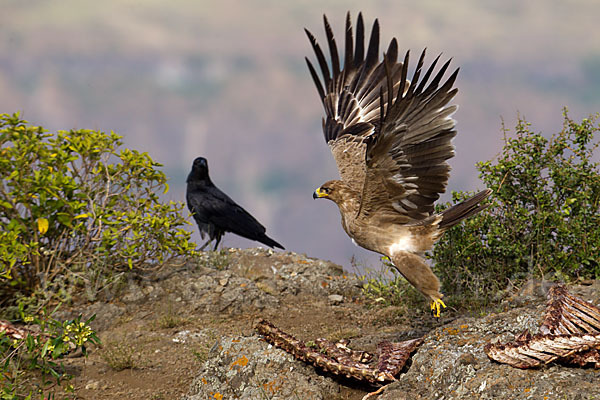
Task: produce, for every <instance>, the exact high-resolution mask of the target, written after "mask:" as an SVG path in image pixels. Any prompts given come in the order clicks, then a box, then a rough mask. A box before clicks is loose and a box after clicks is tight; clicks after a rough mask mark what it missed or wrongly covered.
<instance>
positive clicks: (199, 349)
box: [192, 330, 217, 363]
mask: <svg viewBox="0 0 600 400" xmlns="http://www.w3.org/2000/svg"><path fill="white" fill-rule="evenodd" d="M216 340H217V334H216V332H214V331H212V330H208V331H207V332H206V339H205V340H203V341H202V342H201V343H200V344H199V345H198V346H196V348H195V349H194V350H192V354H193V355H194V357H196V360H197V361H198V362H200V363H204V362H206V360H208V356H209V354H210V350H211V349H212V347H213V346H214V344H215V341H216Z"/></svg>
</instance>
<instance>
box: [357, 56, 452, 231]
mask: <svg viewBox="0 0 600 400" xmlns="http://www.w3.org/2000/svg"><path fill="white" fill-rule="evenodd" d="M424 55H425V51H423V53H422V54H421V57H420V59H419V62H418V64H417V67H416V69H415V72H414V75H413V79H412V85H410V86H408V87H407V88H406V90H405V91H404V92H402V93H401V92H400V91H399V90H397V89H396V87H397V86H398V87H406V86H405V82H407V81H406V77H407V74H408V61H409V53H408V52H407V53H406V56H405V59H404V62H403V66H402V72H401V74H400V76H401V82H400V85H395V83H396V82H395V74H393V73H392V67H393V65H390V63H389V62H388V61H387V60H386V58H387V57H384V61H383V64H384V65H386V71H387V83H388V87H392V86H393V87H394V89H393V90H392V91H391V93H392V95H391V96H387V93H383V91H381V93H380V98H381V99H382V100H381V101H382V103H384V107H383V112H384V115H383V118H382V119H381V121H382V122H381V123H380V124H378V126H379V129H378V130H377V131H376V132H375V134H374V135H372V136H371V137H370V138H369V141H368V143H367V150H366V160H367V161H366V166H367V167H366V174H365V180H364V186H363V191H362V202H361V211H360V214H361V215H360V216H359V217H362V218H365V217H366V218H370V217H372V216H373V215H374V214H377V218H378V219H380V220H386V221H390V222H394V223H404V224H405V223H418V222H419V221H421V220H423V219H425V218H427V217H428V216H430V215H431V213H432V211H433V208H434V206H433V204H434V202H435V201H436V200H437V199H438V198H439V196H440V193H443V192H444V191H445V189H446V184H447V182H448V176H449V172H450V166H449V165H448V163H447V162H446V160H448V159H449V158H451V157H452V156H453V155H454V146H453V145H452V143H451V140H452V138H453V137H454V136H455V135H456V130H455V128H454V126H455V122H454V120H453V119H452V118H451V117H450V116H451V115H452V113H454V112H455V111H456V108H457V107H456V106H455V105H448V104H449V102H450V101H451V99H452V98H453V97H454V96H455V95H456V92H457V89H456V88H453V85H454V81H455V80H456V76H457V73H458V69H457V70H456V71H455V72H454V73H453V74H452V75H451V76H450V77H449V78H448V79H447V80H446V81H445V82H443V83H441V82H442V78H443V76H444V74H445V72H446V70H447V69H448V65H449V62H447V63H445V64H444V65H443V66H442V68H440V70H439V71H438V73H437V74H436V75H435V76H434V77H433V79H432V80H431V81H430V82H428V80H429V78H430V77H431V76H432V72H433V70H434V68H435V65H436V63H437V61H438V59H439V57H438V58H436V60H435V61H434V62H433V63H432V65H431V67H430V68H429V69H428V70H427V72H426V73H425V75H424V77H423V79H422V80H421V81H420V82H419V77H420V74H421V71H422V67H423V60H424ZM389 92H390V91H389V90H388V93H389Z"/></svg>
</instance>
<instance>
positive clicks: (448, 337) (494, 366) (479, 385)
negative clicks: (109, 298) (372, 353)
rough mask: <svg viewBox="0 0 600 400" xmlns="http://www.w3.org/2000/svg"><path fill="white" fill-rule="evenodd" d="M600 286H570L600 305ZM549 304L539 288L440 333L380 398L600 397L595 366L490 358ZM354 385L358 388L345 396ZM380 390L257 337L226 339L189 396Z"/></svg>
mask: <svg viewBox="0 0 600 400" xmlns="http://www.w3.org/2000/svg"><path fill="white" fill-rule="evenodd" d="M546 289H547V288H546ZM599 289H600V285H598V284H594V285H593V286H588V287H583V286H580V287H575V288H571V290H572V292H574V293H575V294H577V295H579V296H581V297H582V298H584V299H585V300H588V301H591V302H592V303H594V304H598V302H599V301H600V297H599V295H600V290H599ZM545 306H546V303H545V289H544V288H543V287H542V286H541V285H534V286H533V289H532V290H531V291H530V292H529V293H521V294H520V295H519V296H516V297H515V298H512V299H509V300H508V301H506V302H505V303H503V304H502V310H501V311H497V312H492V313H489V314H488V315H486V316H484V317H481V318H458V319H456V320H454V321H453V322H451V323H448V324H445V325H443V326H439V327H437V328H435V329H433V330H432V331H430V332H429V333H428V334H427V335H426V336H425V337H424V342H423V344H422V345H421V347H420V348H419V349H418V350H417V352H416V353H415V354H414V355H413V357H412V365H411V366H410V368H409V369H408V370H407V372H406V373H404V374H403V375H401V376H400V378H399V379H398V380H397V381H396V382H394V383H392V384H390V385H388V386H386V387H385V389H384V390H383V391H382V393H381V394H380V395H379V396H378V397H376V398H378V399H380V400H399V399H428V400H429V399H440V400H442V399H556V398H561V399H562V398H564V399H591V398H600V385H598V382H599V379H600V371H598V370H596V369H585V368H572V367H569V366H565V365H561V364H552V365H548V366H543V367H540V368H537V369H532V370H522V369H517V368H513V367H511V366H508V365H504V364H498V363H496V362H494V361H491V360H490V359H489V358H488V357H487V355H486V354H485V353H484V350H483V349H484V346H485V344H486V343H488V342H490V341H494V342H495V341H502V342H506V341H510V340H513V339H514V338H515V337H516V336H518V335H519V334H520V333H521V332H523V331H524V330H529V331H531V332H537V330H538V328H539V326H540V322H541V321H542V319H543V316H544V311H545ZM290 333H291V332H290ZM348 387H351V388H352V389H353V391H352V392H350V393H347V394H345V395H344V396H341V394H340V393H343V392H344V390H345V388H348ZM375 389H377V386H368V385H362V386H359V387H357V386H356V384H355V383H352V382H349V381H348V380H344V379H339V378H336V377H334V376H332V375H328V374H323V373H322V372H319V371H316V370H315V368H313V367H312V366H307V365H306V364H304V363H302V362H300V361H297V360H294V358H293V357H292V356H291V355H289V354H288V353H286V352H285V351H283V350H280V349H277V348H274V347H272V346H271V345H269V344H268V343H266V342H265V341H264V340H263V339H262V338H261V337H260V335H258V334H254V335H252V336H247V337H231V338H223V339H222V340H221V341H220V342H219V343H218V344H217V345H216V346H215V347H214V348H213V351H212V352H211V355H210V358H209V359H208V360H207V361H206V362H205V363H204V365H203V366H202V368H201V369H200V371H198V377H197V379H196V381H195V382H194V384H193V386H192V388H191V389H190V394H189V395H188V396H186V397H185V399H186V400H196V399H207V398H208V399H212V398H222V399H229V398H231V399H235V398H240V399H256V398H268V399H273V400H275V399H295V398H299V399H336V398H349V399H354V398H356V399H360V398H362V397H363V396H364V395H366V394H367V393H368V392H370V391H373V390H375ZM219 396H222V397H219ZM261 396H262V397H261Z"/></svg>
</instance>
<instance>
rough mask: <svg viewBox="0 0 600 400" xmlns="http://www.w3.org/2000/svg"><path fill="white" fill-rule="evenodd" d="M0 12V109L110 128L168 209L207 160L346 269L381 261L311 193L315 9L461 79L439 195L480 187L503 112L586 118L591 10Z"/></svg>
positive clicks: (271, 230) (484, 6)
mask: <svg viewBox="0 0 600 400" xmlns="http://www.w3.org/2000/svg"><path fill="white" fill-rule="evenodd" d="M0 10H1V11H0V112H4V113H12V112H15V111H20V112H22V115H23V117H24V118H25V119H27V120H28V121H29V122H31V123H34V124H41V125H43V126H45V127H46V128H48V129H50V130H52V131H55V130H58V129H71V128H91V129H99V130H104V131H110V130H114V131H115V132H117V133H119V134H121V135H123V136H124V140H125V143H126V145H127V146H128V147H132V148H135V149H138V150H141V151H147V152H149V153H150V154H151V155H152V157H153V158H154V159H155V160H156V161H158V162H160V163H162V164H163V165H164V171H165V173H166V174H167V175H168V176H169V177H170V179H171V181H170V186H171V190H170V192H169V193H168V194H167V195H166V196H165V197H166V198H167V199H172V200H179V201H184V200H185V178H186V175H187V173H188V170H189V168H190V167H191V163H192V160H193V159H194V157H196V156H200V155H202V156H205V157H207V158H208V160H209V167H210V171H211V176H212V178H213V181H214V182H215V183H216V184H217V186H219V187H220V188H221V189H222V190H224V191H225V192H227V193H228V194H229V195H230V196H231V197H232V198H234V199H235V200H236V201H238V202H239V203H240V204H241V205H242V206H244V207H245V208H246V209H247V210H249V211H250V212H251V213H252V214H253V215H255V216H256V217H257V219H258V220H259V221H261V222H262V223H263V224H264V225H265V226H266V227H267V233H268V234H269V236H271V237H273V238H275V239H276V240H277V241H279V242H281V243H282V244H283V245H284V246H286V248H287V249H288V250H292V251H296V252H300V253H306V254H308V255H309V256H313V257H319V258H323V259H329V260H332V261H334V262H337V263H340V264H342V265H343V266H344V267H346V268H349V265H350V258H351V257H352V256H353V255H355V256H356V258H357V259H358V260H359V261H361V262H363V263H366V264H371V265H374V264H378V262H377V257H376V256H374V255H372V254H370V253H369V252H367V251H364V250H362V249H359V248H358V247H355V246H353V245H352V244H351V242H350V240H349V238H348V237H347V236H346V234H345V233H344V232H343V230H342V227H341V225H340V221H339V220H340V216H339V212H338V210H337V207H335V205H334V204H333V203H331V202H326V201H313V199H312V192H313V191H314V189H315V188H316V187H317V186H319V185H320V184H322V183H323V182H325V181H327V180H329V179H334V178H337V170H336V168H335V164H334V162H333V159H332V157H331V155H330V153H329V150H328V148H327V146H326V145H325V142H324V140H323V136H322V132H321V117H322V115H323V110H322V107H321V103H320V101H319V99H318V97H317V93H316V90H315V88H314V85H313V83H312V80H311V79H310V75H309V73H308V70H307V68H306V65H305V61H304V57H305V56H309V57H311V58H313V55H312V54H311V53H312V50H311V48H310V45H309V43H308V40H307V39H306V36H305V34H304V32H303V28H304V27H307V28H309V29H310V30H311V31H312V32H313V33H315V34H316V35H317V37H318V39H319V40H320V42H321V43H322V44H324V42H325V40H324V33H323V25H322V14H323V13H326V14H327V15H328V17H329V20H330V22H331V24H332V26H333V29H334V32H335V34H336V36H337V38H338V45H339V46H340V47H341V46H342V45H341V43H343V41H342V40H341V39H342V37H343V36H342V32H343V26H344V20H345V13H346V11H347V10H350V11H351V12H352V17H353V21H355V20H356V15H357V13H358V11H363V14H364V17H365V19H366V22H367V25H368V32H370V27H371V23H372V20H373V19H374V18H379V20H380V23H381V33H382V35H381V36H382V43H384V45H383V46H382V47H387V43H388V42H389V40H390V39H391V38H392V36H395V37H397V38H398V42H399V46H400V50H401V53H403V51H404V50H406V49H412V50H413V53H412V54H413V62H414V61H415V59H414V57H416V56H417V54H418V53H419V52H420V51H421V49H422V48H424V47H427V48H428V54H429V57H428V60H429V61H431V60H432V59H433V57H434V56H435V55H437V54H438V53H440V52H443V54H444V55H443V59H444V60H445V59H447V58H450V57H452V58H453V62H452V65H453V66H454V67H460V68H461V72H460V74H459V77H458V80H457V86H458V88H459V94H458V95H457V97H456V99H455V102H456V103H457V104H459V105H460V108H459V110H458V112H457V113H456V114H455V115H454V118H455V119H456V120H457V121H458V131H459V133H458V136H457V138H456V139H455V142H454V143H455V145H456V147H457V151H456V157H455V158H453V159H452V160H450V163H451V165H452V167H453V174H452V176H451V179H450V184H449V188H448V189H449V191H450V190H476V189H482V184H481V182H480V181H479V180H478V178H477V171H476V169H475V163H476V162H477V161H481V160H488V159H490V158H492V157H493V156H494V155H495V154H497V153H498V152H499V151H500V149H501V145H502V137H503V135H502V132H501V118H504V120H505V122H506V125H507V126H508V127H512V126H514V122H515V120H516V116H517V112H520V113H521V115H523V116H525V117H526V118H527V120H528V121H529V122H531V123H532V124H533V128H534V130H535V131H543V132H545V133H546V134H547V135H550V134H551V133H554V132H556V131H558V130H560V126H561V123H562V117H561V109H562V107H563V106H568V107H569V109H570V114H571V116H572V117H573V118H575V119H578V118H582V117H584V116H587V115H588V114H590V113H594V112H597V111H600V28H598V16H599V15H600V2H598V1H596V0H530V1H521V0H504V1H501V2H500V1H491V0H486V1H482V0H457V1H453V2H451V3H449V2H447V1H442V0H437V1H420V2H416V1H401V0H397V1H390V0H376V1H369V2H366V1H341V0H340V1H338V0H331V1H324V0H320V1H316V0H299V1H277V0H247V1H242V0H237V1H236V0H221V1H216V0H215V1H212V0H200V1H198V0H196V1H192V0H171V1H168V2H167V1H159V0H143V1H142V0H104V1H101V2H95V1H81V0H61V1H58V0H2V1H0ZM382 51H383V48H382ZM448 199H449V195H445V196H444V197H443V200H448ZM190 220H191V218H190ZM189 228H190V229H191V230H193V231H194V232H196V227H195V225H193V226H192V225H190V227H189ZM195 235H196V240H197V241H198V243H200V238H199V236H198V235H197V233H195ZM224 244H225V245H226V246H236V247H249V246H254V245H255V243H253V242H249V241H246V240H244V239H241V238H238V237H235V236H233V235H227V236H226V237H225V238H224Z"/></svg>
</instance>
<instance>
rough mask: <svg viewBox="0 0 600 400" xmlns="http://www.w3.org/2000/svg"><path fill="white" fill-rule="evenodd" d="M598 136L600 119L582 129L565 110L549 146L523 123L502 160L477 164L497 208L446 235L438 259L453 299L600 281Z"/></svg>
mask: <svg viewBox="0 0 600 400" xmlns="http://www.w3.org/2000/svg"><path fill="white" fill-rule="evenodd" d="M599 130H600V126H599V124H598V116H595V117H590V118H586V119H583V121H582V122H581V123H576V122H574V121H573V120H571V119H570V118H569V117H568V114H567V111H566V110H565V112H564V125H563V129H562V130H561V131H560V132H559V133H557V134H555V135H553V136H552V137H551V138H550V139H547V138H546V137H544V136H542V134H540V133H534V132H532V131H531V130H530V125H529V124H528V123H527V122H526V121H525V120H524V119H521V118H520V119H519V121H518V123H517V126H516V128H515V133H514V136H513V137H508V136H507V133H508V131H507V130H506V129H504V133H505V139H504V140H505V143H504V148H503V150H502V152H501V154H500V155H499V156H498V157H497V158H496V159H495V160H491V161H487V162H481V163H479V164H478V165H477V169H478V170H479V172H480V177H481V178H482V179H483V181H484V182H485V184H486V186H487V187H489V188H491V189H493V190H494V193H493V194H492V196H491V200H490V202H491V206H490V207H489V208H488V209H487V210H485V211H484V212H482V213H480V214H479V215H477V216H475V217H471V218H469V219H467V220H466V221H465V222H463V223H462V224H461V225H459V226H456V227H454V228H452V229H451V230H450V231H448V232H446V234H445V235H444V236H443V237H442V238H441V240H440V241H439V242H438V244H437V245H436V246H435V248H434V250H433V253H432V254H431V258H432V259H433V260H434V261H435V271H436V274H437V275H438V276H439V277H440V279H441V281H442V285H443V289H444V291H445V292H446V293H447V294H452V295H456V296H459V297H460V298H461V299H462V301H465V300H468V299H470V300H468V301H471V302H473V304H479V303H481V302H486V301H488V300H490V298H491V297H493V296H494V295H495V294H496V293H497V292H498V290H499V289H504V288H505V287H506V286H507V284H509V283H511V282H512V283H518V282H522V281H523V280H525V279H529V278H532V277H544V278H547V279H560V280H569V279H574V278H578V277H582V278H598V277H600V213H599V210H600V164H599V163H598V162H595V161H594V156H596V157H597V155H598V154H597V149H598V147H599V146H600V140H599V138H598V137H597V136H596V137H595V136H594V135H595V134H597V132H598V131H599ZM596 159H597V158H596ZM467 196H468V195H467V194H465V193H454V194H453V200H454V202H455V203H456V202H458V201H460V200H462V199H464V198H465V197H467ZM447 206H448V205H446V206H442V207H439V208H438V210H441V209H443V208H444V207H447Z"/></svg>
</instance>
